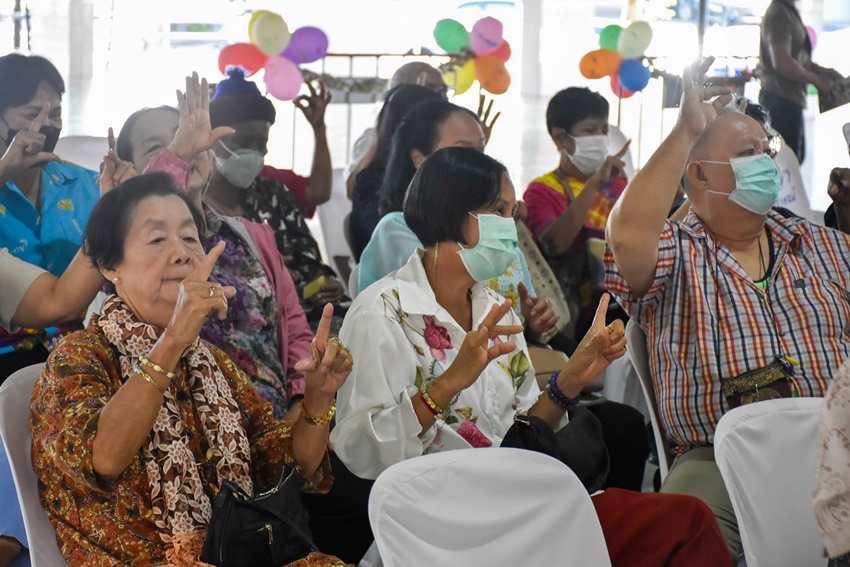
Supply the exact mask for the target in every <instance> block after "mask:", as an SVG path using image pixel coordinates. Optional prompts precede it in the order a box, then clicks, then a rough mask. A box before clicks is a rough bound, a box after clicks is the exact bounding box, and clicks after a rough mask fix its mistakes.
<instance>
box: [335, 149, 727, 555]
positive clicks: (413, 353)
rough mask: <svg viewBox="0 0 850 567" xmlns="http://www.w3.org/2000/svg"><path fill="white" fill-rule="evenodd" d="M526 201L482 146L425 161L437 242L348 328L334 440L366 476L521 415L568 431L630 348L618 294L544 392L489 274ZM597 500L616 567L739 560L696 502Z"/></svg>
mask: <svg viewBox="0 0 850 567" xmlns="http://www.w3.org/2000/svg"><path fill="white" fill-rule="evenodd" d="M516 204H517V203H516V197H515V193H514V188H513V185H512V183H511V182H510V179H509V177H508V175H507V171H506V170H505V167H504V166H503V165H502V164H501V163H499V162H497V161H496V160H494V159H492V158H490V157H488V156H486V155H484V154H483V153H481V152H479V151H476V150H474V149H470V148H461V147H455V148H446V149H442V150H439V151H437V152H435V153H434V154H432V155H431V156H430V157H429V158H428V159H427V160H426V161H425V163H424V164H423V165H422V166H421V167H420V168H419V170H418V171H417V173H416V175H415V177H414V179H413V181H412V182H411V186H410V189H409V191H408V195H407V199H406V201H405V207H404V216H405V221H406V222H407V224H408V226H409V227H410V229H411V230H413V232H414V233H415V234H416V236H417V237H418V238H419V240H420V242H422V244H423V246H424V247H425V250H424V252H423V251H421V250H420V251H416V252H415V253H414V254H413V255H412V256H411V258H410V260H409V261H408V263H407V264H406V265H405V266H403V267H402V268H400V269H399V270H398V271H396V272H393V273H391V274H389V275H388V276H387V277H385V278H383V279H382V280H380V281H378V282H376V283H375V284H373V285H372V286H370V287H369V288H368V289H367V290H365V291H364V292H363V293H361V294H360V295H359V296H358V297H357V299H356V300H355V301H354V303H353V305H352V306H351V309H350V310H349V312H348V314H347V316H346V319H345V323H344V324H343V327H342V330H341V332H340V338H341V340H342V341H343V343H344V344H346V345H348V346H349V348H350V349H351V352H352V354H353V356H354V360H355V365H354V369H353V370H352V373H351V376H350V378H349V380H348V381H347V383H346V384H345V385H344V386H343V388H342V389H341V390H340V391H339V395H338V402H337V404H338V422H337V426H336V429H335V430H334V431H333V432H332V443H333V445H334V447H335V450H336V452H337V455H338V456H339V457H340V459H341V460H342V461H343V462H344V463H345V464H346V466H347V467H348V468H349V469H350V470H351V471H352V472H354V473H355V474H357V475H358V476H361V477H363V478H375V477H377V476H378V475H379V474H380V473H381V472H382V471H384V470H385V469H386V468H388V467H389V466H391V465H393V464H395V463H397V462H400V461H402V460H404V459H408V458H413V457H417V456H419V455H422V454H423V453H432V452H437V451H446V450H451V449H461V448H469V447H491V446H493V447H498V446H499V445H500V444H501V442H502V439H503V438H504V436H505V433H506V432H507V431H508V429H509V428H510V427H511V425H512V424H513V422H514V418H515V417H516V415H517V414H528V415H532V416H537V417H540V418H542V419H543V420H544V421H545V422H546V423H548V424H549V425H550V426H551V427H552V428H553V429H557V428H559V427H560V426H562V425H563V420H564V416H565V410H564V406H565V405H567V404H568V403H569V402H571V401H572V399H574V398H576V397H577V396H578V395H579V393H580V392H581V390H582V388H583V387H584V386H585V385H586V384H587V383H589V382H590V381H591V380H592V379H593V378H595V377H596V376H597V375H598V374H599V373H600V372H602V371H603V370H604V369H605V368H606V367H607V366H608V365H609V364H610V363H611V362H612V361H613V360H615V359H617V358H619V357H621V356H623V354H625V352H626V351H625V348H626V340H625V336H624V328H623V324H622V322H620V321H616V322H615V323H613V324H612V325H611V326H608V327H606V326H605V323H604V313H605V310H606V309H607V305H608V298H607V296H606V297H605V298H603V300H602V301H601V302H600V305H599V313H601V314H602V316H601V317H597V320H596V321H595V322H594V325H593V327H592V328H591V330H590V331H589V332H588V334H587V336H585V337H584V339H583V340H582V342H581V344H580V345H579V347H578V348H577V350H576V352H575V353H574V355H573V357H572V358H570V359H569V361H568V362H566V363H565V365H564V368H563V369H562V370H561V372H560V374H558V375H557V377H556V378H555V379H554V380H553V381H551V382H550V387H549V388H548V389H547V391H548V395H541V392H540V389H539V388H538V385H537V382H536V380H535V376H534V369H533V368H532V367H531V364H530V361H529V357H528V352H527V349H526V344H525V340H524V338H523V336H522V329H523V328H522V325H521V323H520V320H519V318H518V317H517V315H516V314H515V312H514V311H513V310H512V309H511V303H510V301H506V300H505V299H504V298H502V297H501V296H499V295H498V294H497V293H496V292H494V291H493V290H491V289H489V288H488V287H487V286H486V283H482V282H486V280H488V279H490V278H491V277H494V276H498V275H500V274H502V273H504V271H505V269H506V268H507V267H508V264H509V263H510V262H511V260H512V258H513V254H514V250H515V248H516V246H517V235H516V225H515V224H514V222H513V218H512V214H513V212H514V208H515V207H516ZM565 402H566V403H565ZM517 481H518V482H521V479H518V480H517ZM593 500H594V504H595V505H596V508H597V514H598V516H599V520H600V523H601V524H602V529H603V532H604V533H605V537H606V541H607V543H608V547H609V554H610V556H611V559H612V564H613V565H614V567H618V566H621V565H629V566H631V567H634V566H639V567H642V566H647V567H649V566H660V565H673V566H677V565H683V566H684V565H687V566H689V567H694V566H706V567H709V566H712V567H716V566H726V565H732V561H731V558H730V556H729V554H728V551H727V550H726V545H725V544H724V543H723V539H722V537H721V535H720V531H719V529H718V527H717V523H716V521H715V519H714V516H713V514H712V513H711V512H710V511H709V509H708V507H707V506H705V504H703V503H702V502H700V501H699V500H697V499H695V498H692V497H686V496H678V495H666V494H665V495H660V494H640V493H636V492H630V491H626V490H621V489H609V490H607V491H605V492H604V493H601V494H598V495H595V496H594V497H593Z"/></svg>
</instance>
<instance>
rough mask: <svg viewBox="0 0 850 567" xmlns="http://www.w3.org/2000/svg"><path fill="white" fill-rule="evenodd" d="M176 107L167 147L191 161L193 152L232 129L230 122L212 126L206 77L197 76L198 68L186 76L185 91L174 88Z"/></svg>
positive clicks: (180, 156)
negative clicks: (175, 122)
mask: <svg viewBox="0 0 850 567" xmlns="http://www.w3.org/2000/svg"><path fill="white" fill-rule="evenodd" d="M177 108H178V110H179V111H180V125H179V126H178V127H177V133H176V134H174V141H172V142H171V144H170V145H169V146H168V149H169V150H170V151H171V153H173V154H174V155H176V156H177V157H179V158H180V159H182V160H183V161H187V162H190V163H191V162H192V160H193V159H194V158H195V156H196V155H198V154H200V153H201V152H205V151H207V150H209V149H211V148H212V147H213V146H214V145H215V143H216V142H217V141H219V140H220V139H221V138H223V137H224V136H228V135H230V134H233V133H234V132H235V130H234V129H233V128H230V127H229V126H219V127H218V128H216V129H215V130H213V129H212V126H211V124H210V88H209V85H207V80H206V79H201V80H199V79H198V73H197V72H193V73H192V76H191V77H186V92H185V94H184V93H182V92H180V90H178V91H177Z"/></svg>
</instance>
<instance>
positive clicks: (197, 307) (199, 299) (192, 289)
mask: <svg viewBox="0 0 850 567" xmlns="http://www.w3.org/2000/svg"><path fill="white" fill-rule="evenodd" d="M224 247H225V244H224V242H219V243H218V244H216V246H215V247H214V248H213V249H212V250H210V253H209V254H207V256H206V257H205V258H200V259H198V261H197V264H196V265H195V269H194V270H193V271H192V273H191V274H189V276H188V277H186V279H184V280H183V281H182V282H181V284H180V291H179V293H178V295H177V304H176V305H175V306H174V312H173V313H172V315H171V321H170V322H169V323H168V327H167V328H166V333H167V334H168V336H169V337H170V339H171V340H173V341H174V342H175V343H176V344H178V345H180V346H182V347H188V346H189V345H190V344H192V343H193V342H194V341H195V339H197V338H198V334H199V333H200V332H201V327H203V326H204V323H206V321H207V319H208V318H209V316H210V315H212V314H213V313H217V314H218V318H219V319H222V320H224V318H225V317H227V300H228V299H229V298H232V297H233V296H234V295H236V288H234V287H231V286H224V287H222V286H221V285H219V284H217V283H213V282H210V281H209V279H210V274H211V273H212V270H213V267H214V266H215V263H216V262H217V261H218V258H219V256H221V254H222V252H224Z"/></svg>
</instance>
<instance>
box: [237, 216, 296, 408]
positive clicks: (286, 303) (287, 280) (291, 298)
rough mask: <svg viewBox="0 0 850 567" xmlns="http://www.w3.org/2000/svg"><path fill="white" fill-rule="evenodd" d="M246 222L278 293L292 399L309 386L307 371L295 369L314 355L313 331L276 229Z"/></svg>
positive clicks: (283, 359)
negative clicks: (299, 363) (312, 353)
mask: <svg viewBox="0 0 850 567" xmlns="http://www.w3.org/2000/svg"><path fill="white" fill-rule="evenodd" d="M239 220H241V221H242V224H244V225H245V228H246V229H248V234H249V235H250V236H251V240H253V241H254V245H255V246H256V247H257V251H259V253H260V261H261V262H262V263H263V269H264V270H265V271H266V274H268V276H269V279H270V280H271V283H272V285H273V286H274V288H275V295H276V296H277V310H278V313H279V314H280V317H279V319H278V326H277V327H278V335H279V336H278V353H280V360H281V362H283V364H284V366H285V367H286V375H287V381H288V382H289V392H288V394H289V399H292V397H293V396H303V395H304V390H305V388H306V382H305V379H304V373H303V372H301V371H298V370H295V363H296V362H298V361H299V360H301V359H303V358H308V357H310V353H311V344H312V341H313V331H312V330H310V325H308V324H307V316H306V315H305V314H304V309H302V308H301V301H300V300H299V299H298V292H297V291H296V289H295V282H294V281H292V276H291V275H289V270H287V269H286V266H284V264H283V257H281V255H280V252H278V251H277V243H276V242H275V238H274V232H272V229H271V227H269V225H267V224H260V223H256V222H251V221H249V220H247V219H244V218H241V219H239Z"/></svg>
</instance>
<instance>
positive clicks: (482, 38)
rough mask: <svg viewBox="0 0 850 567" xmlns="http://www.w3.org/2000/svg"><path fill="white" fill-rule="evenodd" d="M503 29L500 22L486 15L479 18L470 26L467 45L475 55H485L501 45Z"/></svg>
mask: <svg viewBox="0 0 850 567" xmlns="http://www.w3.org/2000/svg"><path fill="white" fill-rule="evenodd" d="M503 31H504V29H503V27H502V22H500V21H499V20H497V19H496V18H491V17H490V16H487V17H486V18H481V19H480V20H478V21H477V22H475V25H474V26H472V33H470V34H469V46H470V47H471V48H472V51H473V52H474V53H475V54H476V55H486V54H488V53H492V52H493V51H496V50H497V49H498V48H499V46H500V45H502V41H503V37H502V33H503Z"/></svg>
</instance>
